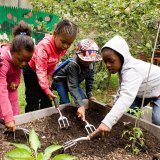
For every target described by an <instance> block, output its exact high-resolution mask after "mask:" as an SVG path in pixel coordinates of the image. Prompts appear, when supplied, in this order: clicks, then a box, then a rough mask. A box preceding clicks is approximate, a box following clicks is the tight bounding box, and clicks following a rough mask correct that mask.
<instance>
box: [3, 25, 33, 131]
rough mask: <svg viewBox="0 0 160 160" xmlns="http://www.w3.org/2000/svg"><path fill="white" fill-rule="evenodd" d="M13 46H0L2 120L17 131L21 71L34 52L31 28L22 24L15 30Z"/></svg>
mask: <svg viewBox="0 0 160 160" xmlns="http://www.w3.org/2000/svg"><path fill="white" fill-rule="evenodd" d="M13 36H14V39H13V41H12V43H11V44H4V45H3V44H2V45H0V53H1V56H2V57H3V64H2V66H1V68H0V119H4V122H5V125H6V127H7V128H9V129H10V130H12V131H15V128H16V127H15V122H14V115H17V114H19V110H20V107H19V103H18V92H17V88H18V86H19V84H20V77H21V69H22V68H23V67H24V66H25V65H27V63H28V62H29V60H30V59H31V57H32V54H33V52H34V42H33V40H32V38H31V37H30V36H31V28H30V27H29V26H28V25H27V24H20V25H18V26H16V27H15V28H14V31H13Z"/></svg>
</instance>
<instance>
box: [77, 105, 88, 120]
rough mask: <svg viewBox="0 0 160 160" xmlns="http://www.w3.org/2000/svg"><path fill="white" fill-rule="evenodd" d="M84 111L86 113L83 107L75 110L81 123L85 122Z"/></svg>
mask: <svg viewBox="0 0 160 160" xmlns="http://www.w3.org/2000/svg"><path fill="white" fill-rule="evenodd" d="M85 111H86V109H85V107H84V106H81V107H79V108H78V110H77V116H78V118H80V119H81V120H82V121H85Z"/></svg>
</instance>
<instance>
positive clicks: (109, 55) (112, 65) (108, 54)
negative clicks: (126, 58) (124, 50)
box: [102, 49, 122, 74]
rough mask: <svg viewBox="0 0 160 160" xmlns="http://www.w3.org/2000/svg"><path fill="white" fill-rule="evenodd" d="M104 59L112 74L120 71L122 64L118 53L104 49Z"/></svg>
mask: <svg viewBox="0 0 160 160" xmlns="http://www.w3.org/2000/svg"><path fill="white" fill-rule="evenodd" d="M102 58H103V61H104V63H105V64H106V67H107V69H108V71H109V72H110V73H112V74H114V73H117V72H118V71H120V69H121V67H122V62H121V59H120V57H119V56H118V55H117V53H116V52H114V51H113V50H110V49H109V50H108V49H104V51H103V52H102Z"/></svg>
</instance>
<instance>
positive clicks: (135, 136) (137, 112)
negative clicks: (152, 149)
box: [122, 107, 144, 155]
mask: <svg viewBox="0 0 160 160" xmlns="http://www.w3.org/2000/svg"><path fill="white" fill-rule="evenodd" d="M128 112H129V113H131V114H132V115H134V116H135V117H136V120H135V124H134V127H133V128H132V129H131V130H129V129H127V130H124V131H123V133H122V137H125V138H127V139H128V140H129V144H127V145H126V146H125V149H128V148H130V149H131V150H132V152H133V154H136V155H137V154H139V152H140V151H141V149H142V148H143V147H144V137H143V131H142V129H141V128H140V127H139V119H140V117H141V115H142V114H143V111H142V110H141V109H139V108H138V107H136V108H135V109H129V111H128ZM127 125H128V124H127Z"/></svg>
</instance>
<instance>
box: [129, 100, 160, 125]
mask: <svg viewBox="0 0 160 160" xmlns="http://www.w3.org/2000/svg"><path fill="white" fill-rule="evenodd" d="M149 102H150V104H151V105H152V123H153V124H155V125H158V126H160V99H159V98H145V100H144V106H146V105H147V104H148V103H149ZM141 104H142V98H138V97H136V99H135V100H134V102H133V104H132V105H131V106H130V108H131V109H135V107H139V108H141Z"/></svg>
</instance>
